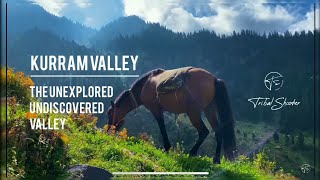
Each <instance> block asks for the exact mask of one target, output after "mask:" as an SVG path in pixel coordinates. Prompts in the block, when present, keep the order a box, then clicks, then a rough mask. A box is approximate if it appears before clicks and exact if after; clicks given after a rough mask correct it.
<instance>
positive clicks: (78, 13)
mask: <svg viewBox="0 0 320 180" xmlns="http://www.w3.org/2000/svg"><path fill="white" fill-rule="evenodd" d="M28 1H30V2H32V3H35V4H38V5H40V6H42V7H43V8H44V9H45V10H46V11H48V12H50V13H52V14H55V15H57V16H65V17H67V18H69V19H71V20H73V21H77V22H80V23H82V24H84V25H86V26H89V27H92V28H95V29H99V28H101V27H102V26H104V25H106V24H107V23H109V22H111V21H113V20H115V19H117V18H119V17H123V16H130V15H136V16H139V17H140V18H141V19H143V20H145V21H148V22H156V23H160V24H161V25H163V26H166V27H167V28H169V29H171V30H173V31H175V32H193V31H198V30H201V29H208V30H214V31H215V32H217V33H221V34H223V33H225V34H227V33H231V32H233V31H236V32H239V31H240V30H242V29H250V30H255V31H257V32H259V33H263V32H272V31H278V32H284V31H287V30H289V31H291V32H293V31H302V30H307V31H308V30H313V28H314V23H313V22H314V9H313V3H312V2H313V1H314V0H291V1H289V0H287V1H281V0H280V1H279V0H278V1H277V2H278V3H274V2H275V1H271V0H238V1H237V3H234V2H235V1H234V0H233V1H231V0H198V1H195V0H28ZM279 2H280V3H279ZM284 2H289V3H284ZM316 13H317V15H318V16H319V7H317V8H316ZM317 27H318V25H317Z"/></svg>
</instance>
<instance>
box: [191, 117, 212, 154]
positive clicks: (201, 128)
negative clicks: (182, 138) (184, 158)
mask: <svg viewBox="0 0 320 180" xmlns="http://www.w3.org/2000/svg"><path fill="white" fill-rule="evenodd" d="M187 115H188V116H189V118H190V121H191V123H192V125H193V126H194V127H195V128H196V129H197V131H198V135H199V138H198V140H197V142H196V143H195V145H194V146H193V147H192V149H191V150H190V152H189V154H190V156H195V155H197V151H198V149H199V147H200V145H201V144H202V142H203V141H204V139H205V138H206V137H207V136H208V134H209V130H208V128H207V127H206V126H205V125H204V123H203V121H202V120H201V113H200V112H189V113H187Z"/></svg>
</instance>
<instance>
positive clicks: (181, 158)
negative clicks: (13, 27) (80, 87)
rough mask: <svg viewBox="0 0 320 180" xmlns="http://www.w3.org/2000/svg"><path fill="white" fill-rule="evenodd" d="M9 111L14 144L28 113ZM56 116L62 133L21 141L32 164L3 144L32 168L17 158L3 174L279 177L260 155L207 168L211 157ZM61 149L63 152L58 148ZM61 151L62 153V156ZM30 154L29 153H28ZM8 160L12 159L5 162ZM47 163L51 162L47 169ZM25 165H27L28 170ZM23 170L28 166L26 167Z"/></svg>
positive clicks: (84, 119) (80, 118) (90, 120)
mask: <svg viewBox="0 0 320 180" xmlns="http://www.w3.org/2000/svg"><path fill="white" fill-rule="evenodd" d="M15 109H16V110H15V112H14V113H15V114H14V115H13V114H12V112H9V114H10V116H9V117H10V119H9V122H11V123H13V124H14V123H15V122H17V121H18V120H21V122H22V123H21V122H19V124H15V126H14V128H13V127H9V128H10V129H11V130H10V131H9V132H10V133H9V134H10V137H9V139H10V138H12V136H14V137H19V138H16V139H15V140H17V139H19V140H20V141H21V134H24V133H19V134H16V135H12V133H13V132H12V129H15V130H17V129H20V130H21V129H23V128H25V130H24V131H28V130H27V129H28V127H22V126H28V125H29V121H28V120H27V119H26V117H27V116H30V114H28V113H26V107H25V108H23V107H22V106H17V105H15ZM9 111H12V109H11V108H9ZM58 116H59V117H61V116H64V117H66V118H67V127H66V129H64V130H59V131H54V132H53V134H50V135H48V133H49V132H48V133H47V132H42V131H36V132H35V133H31V131H32V132H33V131H34V130H31V131H28V132H29V133H28V134H27V136H28V137H25V138H29V139H32V142H30V143H31V144H28V147H29V146H31V145H34V146H32V147H33V148H35V149H33V152H35V153H36V155H39V154H40V155H39V157H40V158H41V159H37V160H34V159H33V158H29V157H26V156H28V155H26V154H29V153H28V150H30V149H24V148H23V147H19V146H18V143H17V144H15V143H9V153H10V154H11V155H12V152H16V154H24V156H22V157H24V158H25V159H29V160H30V161H35V162H34V163H33V162H28V163H27V164H20V162H23V159H19V160H20V161H19V162H14V161H13V162H9V169H11V171H10V172H9V175H10V176H11V177H12V176H17V177H32V176H45V175H46V172H40V171H42V169H43V171H45V170H46V168H48V167H50V166H57V167H64V169H65V168H66V167H67V166H68V165H74V164H89V165H93V166H97V167H101V168H103V169H106V170H108V171H109V172H123V171H138V172H139V171H141V172H142V171H147V172H150V171H158V172H166V171H167V172H178V171H185V172H190V171H202V172H203V171H206V172H209V177H219V178H222V179H228V178H237V179H270V178H275V177H281V176H285V175H284V174H281V173H276V172H275V171H274V167H275V164H274V163H273V162H271V161H268V158H267V157H266V156H265V154H259V155H258V156H257V157H256V158H255V160H249V159H248V158H245V157H243V156H240V157H239V158H238V159H237V160H236V161H235V162H229V161H226V160H224V159H223V160H222V163H221V164H220V165H215V164H213V163H212V158H211V157H207V156H203V157H200V156H199V157H189V156H188V155H187V154H184V153H182V152H181V150H180V149H179V148H175V149H173V150H171V151H170V152H169V153H166V152H164V151H163V150H161V149H158V148H156V147H155V146H154V145H153V142H152V141H151V140H150V139H149V138H148V135H146V134H142V135H141V136H140V137H128V136H127V132H126V130H123V131H121V132H119V133H115V134H112V135H111V134H107V133H105V132H104V130H103V129H98V128H96V127H95V123H96V121H97V119H96V118H95V117H93V116H91V115H75V114H73V115H69V116H67V115H50V118H53V117H58ZM39 117H41V115H39ZM13 121H14V122H13ZM20 126H21V127H20ZM51 132H52V131H51ZM29 134H30V135H29ZM44 134H45V135H44ZM50 138H51V139H50ZM57 138H58V139H59V140H60V141H61V142H63V145H62V144H60V145H59V141H56V139H57ZM50 141H56V143H47V144H46V145H47V146H45V147H43V146H42V145H41V144H39V142H50ZM57 145H59V147H57ZM62 146H63V147H64V148H61V147H62ZM19 148H20V149H19ZM63 149H64V150H65V151H62V150H63ZM16 154H14V156H16ZM31 155H33V154H32V153H31V154H30V156H31ZM9 160H17V159H15V158H9ZM38 161H39V162H38ZM52 162H55V163H53V165H52ZM57 162H58V163H57ZM30 164H33V165H32V167H31V165H30ZM40 165H43V166H40ZM25 166H28V168H26V167H25ZM38 166H39V167H38ZM27 169H29V170H27ZM30 169H33V171H32V172H33V173H37V174H32V176H30V174H28V173H30ZM36 170H37V171H36ZM16 173H17V174H16ZM19 173H20V174H19ZM47 173H48V172H47ZM52 173H55V174H51V175H60V176H66V174H65V173H66V172H63V171H61V172H60V171H59V172H52ZM286 177H289V176H286Z"/></svg>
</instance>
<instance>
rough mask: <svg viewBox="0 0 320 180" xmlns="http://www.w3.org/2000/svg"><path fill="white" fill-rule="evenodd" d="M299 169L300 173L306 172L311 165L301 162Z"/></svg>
mask: <svg viewBox="0 0 320 180" xmlns="http://www.w3.org/2000/svg"><path fill="white" fill-rule="evenodd" d="M301 171H302V173H304V174H307V173H309V172H310V171H311V166H310V165H309V164H303V165H302V166H301Z"/></svg>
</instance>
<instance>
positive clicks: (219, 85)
mask: <svg viewBox="0 0 320 180" xmlns="http://www.w3.org/2000/svg"><path fill="white" fill-rule="evenodd" d="M215 87H216V95H215V99H216V103H217V109H218V114H219V121H220V125H219V127H220V128H219V131H220V133H221V135H222V141H223V149H224V154H225V156H226V157H227V158H228V159H230V160H233V159H234V155H235V150H236V140H235V133H234V119H233V115H232V110H231V106H230V101H229V96H228V92H227V88H226V86H225V83H224V82H223V80H221V79H217V80H216V82H215Z"/></svg>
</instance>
